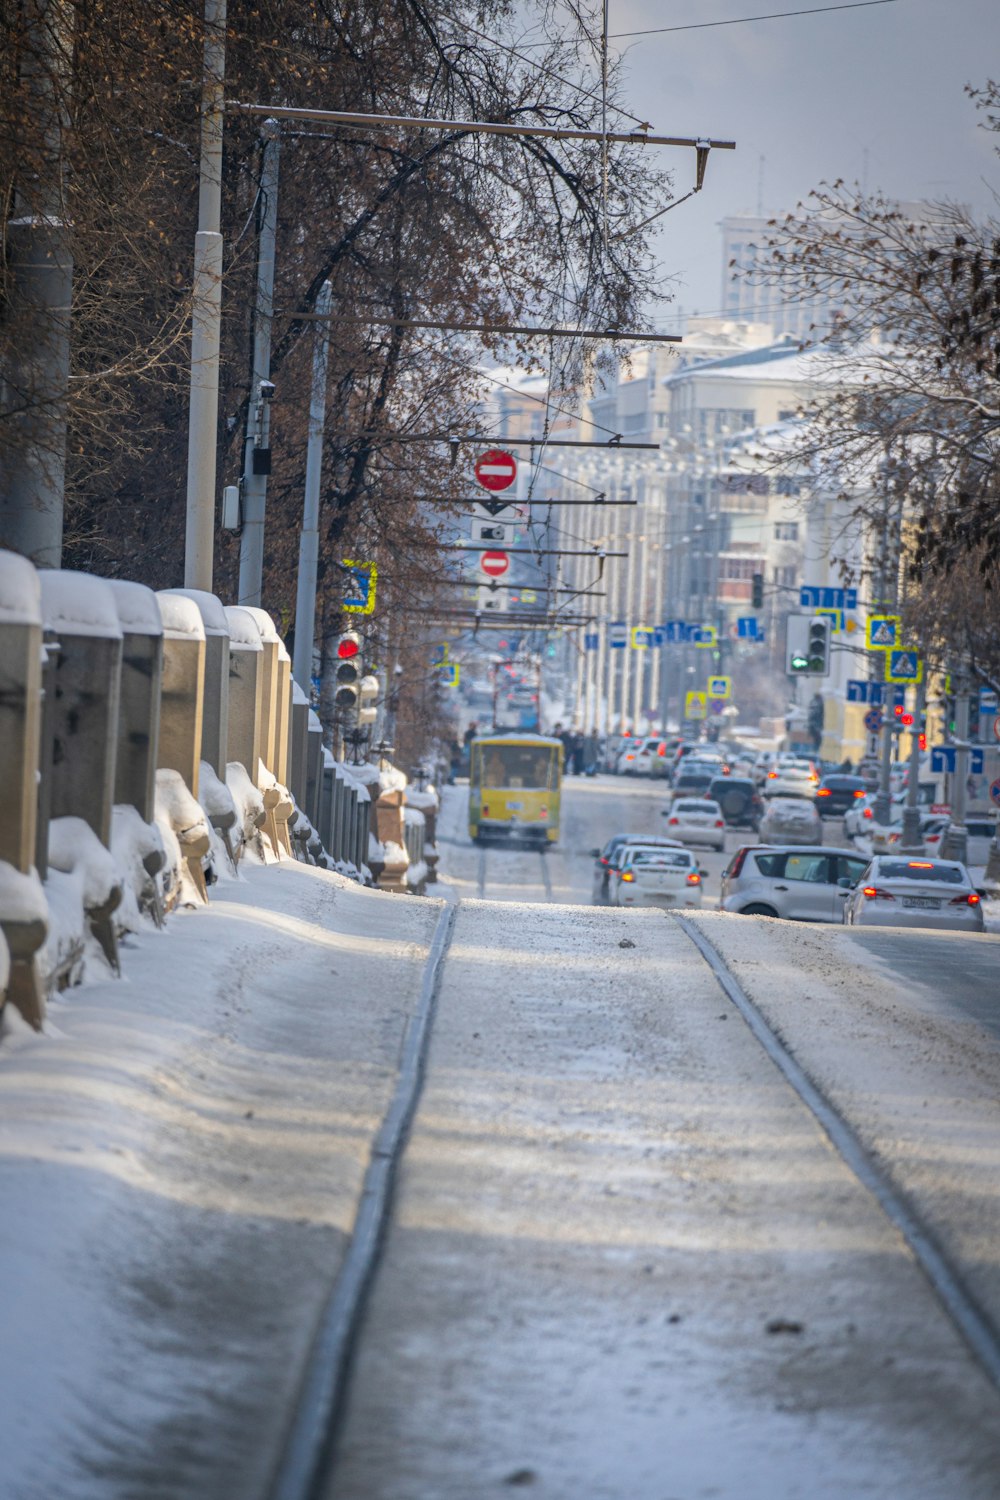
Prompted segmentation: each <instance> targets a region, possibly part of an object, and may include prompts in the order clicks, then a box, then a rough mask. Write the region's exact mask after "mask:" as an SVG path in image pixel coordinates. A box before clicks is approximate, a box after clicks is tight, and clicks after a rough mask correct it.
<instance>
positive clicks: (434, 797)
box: [406, 786, 441, 812]
mask: <svg viewBox="0 0 1000 1500" xmlns="http://www.w3.org/2000/svg"><path fill="white" fill-rule="evenodd" d="M406 804H407V806H408V807H418V808H420V810H421V811H422V812H436V811H437V809H438V808H439V807H440V805H441V799H440V798H439V796H438V794H437V792H436V791H435V790H434V788H433V787H432V786H428V787H425V788H424V790H423V791H422V792H419V791H417V789H416V787H413V786H408V787H407V788H406Z"/></svg>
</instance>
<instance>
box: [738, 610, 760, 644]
mask: <svg viewBox="0 0 1000 1500" xmlns="http://www.w3.org/2000/svg"><path fill="white" fill-rule="evenodd" d="M736 634H737V635H738V637H739V638H740V640H741V641H759V640H760V638H761V634H760V621H759V620H758V618H757V616H756V615H741V616H740V618H739V619H738V620H737V621H736Z"/></svg>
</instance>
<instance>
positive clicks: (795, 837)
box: [757, 797, 823, 844]
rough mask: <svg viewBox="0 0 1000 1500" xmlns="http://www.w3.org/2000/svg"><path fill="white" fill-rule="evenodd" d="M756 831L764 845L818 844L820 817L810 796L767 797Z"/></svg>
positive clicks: (821, 824) (821, 838)
mask: <svg viewBox="0 0 1000 1500" xmlns="http://www.w3.org/2000/svg"><path fill="white" fill-rule="evenodd" d="M757 831H758V833H759V834H760V837H761V842H762V843H765V844H821V843H822V842H823V819H822V818H821V817H820V815H819V812H818V811H817V808H816V804H815V802H814V801H813V800H812V799H811V798H805V797H769V798H768V800H767V802H766V803H765V805H764V812H763V815H762V816H761V820H760V822H759V824H758V825H757Z"/></svg>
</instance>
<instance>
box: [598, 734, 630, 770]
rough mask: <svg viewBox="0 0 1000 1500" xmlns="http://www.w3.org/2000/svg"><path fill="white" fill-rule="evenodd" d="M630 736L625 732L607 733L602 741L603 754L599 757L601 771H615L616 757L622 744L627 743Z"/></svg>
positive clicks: (616, 766)
mask: <svg viewBox="0 0 1000 1500" xmlns="http://www.w3.org/2000/svg"><path fill="white" fill-rule="evenodd" d="M630 738H631V736H630V735H625V734H609V735H608V737H607V739H606V740H605V741H604V754H603V755H602V757H601V770H602V771H616V770H617V769H618V757H619V755H620V754H621V750H622V746H623V745H625V744H627V743H628V741H629V739H630Z"/></svg>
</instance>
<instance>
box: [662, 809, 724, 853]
mask: <svg viewBox="0 0 1000 1500" xmlns="http://www.w3.org/2000/svg"><path fill="white" fill-rule="evenodd" d="M663 817H665V818H666V820H667V831H668V833H669V835H670V837H671V838H675V839H681V840H683V842H684V843H685V844H709V845H710V846H711V847H712V848H713V849H724V848H725V846H726V820H725V818H724V817H723V816H722V808H721V807H720V806H719V804H718V803H717V802H712V801H710V800H709V799H708V798H707V797H675V798H674V800H673V802H671V804H670V806H669V807H668V808H664V811H663Z"/></svg>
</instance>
